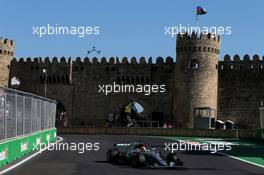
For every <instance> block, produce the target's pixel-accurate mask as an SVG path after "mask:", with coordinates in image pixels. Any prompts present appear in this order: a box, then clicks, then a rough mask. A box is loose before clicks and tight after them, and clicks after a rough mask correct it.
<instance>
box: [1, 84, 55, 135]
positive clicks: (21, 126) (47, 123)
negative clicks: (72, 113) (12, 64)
mask: <svg viewBox="0 0 264 175" xmlns="http://www.w3.org/2000/svg"><path fill="white" fill-rule="evenodd" d="M55 116H56V102H55V101H53V100H50V99H47V98H44V97H41V96H37V95H34V94H30V93H26V92H22V91H18V90H14V89H8V88H5V87H0V140H5V139H9V138H13V137H18V136H23V135H26V134H30V133H33V132H36V131H41V130H46V129H49V128H54V127H55Z"/></svg>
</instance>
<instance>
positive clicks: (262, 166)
mask: <svg viewBox="0 0 264 175" xmlns="http://www.w3.org/2000/svg"><path fill="white" fill-rule="evenodd" d="M177 141H181V142H183V143H188V142H186V141H184V140H177ZM216 154H221V155H224V156H227V157H230V158H233V159H236V160H239V161H242V162H246V163H249V164H251V165H255V166H258V167H260V168H264V165H260V164H257V163H254V162H250V161H248V160H244V159H241V158H238V157H235V156H231V155H229V154H225V153H222V152H219V151H217V152H216ZM0 175H1V174H0Z"/></svg>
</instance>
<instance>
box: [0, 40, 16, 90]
mask: <svg viewBox="0 0 264 175" xmlns="http://www.w3.org/2000/svg"><path fill="white" fill-rule="evenodd" d="M14 48H15V43H14V41H13V40H9V39H3V38H1V37H0V85H1V86H8V82H9V74H10V63H11V60H12V59H13V55H14Z"/></svg>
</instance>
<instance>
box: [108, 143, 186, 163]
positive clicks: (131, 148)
mask: <svg viewBox="0 0 264 175" xmlns="http://www.w3.org/2000/svg"><path fill="white" fill-rule="evenodd" d="M106 159H107V161H108V162H109V163H115V164H127V165H132V166H134V167H150V168H154V167H161V168H162V167H164V168H173V167H174V168H175V167H178V166H183V162H182V161H180V159H179V158H178V156H177V155H176V154H175V153H168V155H167V156H166V158H163V156H162V155H161V152H160V151H157V150H156V149H155V148H152V149H149V148H148V147H146V146H145V145H144V144H143V143H139V142H132V143H118V144H114V145H113V149H109V150H108V151H107V153H106Z"/></svg>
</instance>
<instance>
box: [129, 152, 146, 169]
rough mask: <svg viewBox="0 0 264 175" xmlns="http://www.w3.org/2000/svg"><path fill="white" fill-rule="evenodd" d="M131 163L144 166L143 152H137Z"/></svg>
mask: <svg viewBox="0 0 264 175" xmlns="http://www.w3.org/2000/svg"><path fill="white" fill-rule="evenodd" d="M132 165H133V166H134V167H144V166H145V165H146V157H145V155H144V154H137V155H134V156H133V157H132Z"/></svg>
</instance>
